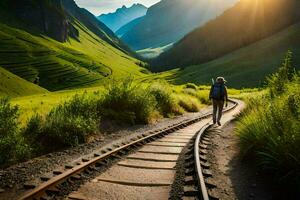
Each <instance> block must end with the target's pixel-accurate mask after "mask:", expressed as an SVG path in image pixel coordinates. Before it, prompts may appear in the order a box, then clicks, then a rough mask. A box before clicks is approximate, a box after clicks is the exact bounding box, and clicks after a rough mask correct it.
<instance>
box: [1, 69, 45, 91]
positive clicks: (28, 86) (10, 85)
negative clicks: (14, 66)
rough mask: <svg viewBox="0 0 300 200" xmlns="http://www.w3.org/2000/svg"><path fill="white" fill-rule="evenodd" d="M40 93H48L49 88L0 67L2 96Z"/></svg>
mask: <svg viewBox="0 0 300 200" xmlns="http://www.w3.org/2000/svg"><path fill="white" fill-rule="evenodd" d="M38 93H47V90H45V89H43V88H41V87H39V86H37V85H35V84H33V83H30V82H28V81H25V80H24V79H22V78H20V77H18V76H16V75H14V74H12V73H10V72H9V71H6V70H5V69H3V68H2V67H0V97H1V96H9V97H17V96H26V95H33V94H38Z"/></svg>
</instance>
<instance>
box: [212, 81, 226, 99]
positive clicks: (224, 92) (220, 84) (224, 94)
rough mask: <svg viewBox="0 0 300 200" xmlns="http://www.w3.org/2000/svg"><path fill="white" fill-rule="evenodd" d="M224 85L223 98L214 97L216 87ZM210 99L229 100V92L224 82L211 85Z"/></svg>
mask: <svg viewBox="0 0 300 200" xmlns="http://www.w3.org/2000/svg"><path fill="white" fill-rule="evenodd" d="M220 86H223V88H224V91H223V95H222V96H221V98H220V99H219V98H218V99H216V98H214V97H213V91H214V87H220ZM209 99H215V100H222V101H225V100H226V101H228V94H227V88H226V86H225V85H224V83H215V84H214V85H212V86H211V88H210V92H209Z"/></svg>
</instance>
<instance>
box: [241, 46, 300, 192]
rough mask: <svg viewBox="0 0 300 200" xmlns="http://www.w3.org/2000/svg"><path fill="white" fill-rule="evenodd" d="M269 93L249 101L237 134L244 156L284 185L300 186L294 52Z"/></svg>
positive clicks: (275, 76) (273, 78)
mask: <svg viewBox="0 0 300 200" xmlns="http://www.w3.org/2000/svg"><path fill="white" fill-rule="evenodd" d="M268 80H269V81H268V87H267V88H268V91H269V92H268V93H267V94H264V95H263V96H260V97H256V98H252V99H249V100H248V108H247V109H246V110H245V112H244V113H243V115H242V117H241V119H240V120H239V122H238V126H237V133H238V135H239V137H240V144H241V148H242V152H243V154H244V155H252V156H254V158H255V159H256V161H257V163H258V164H259V166H260V167H261V169H263V170H265V171H267V172H270V173H273V174H275V175H274V176H273V177H274V178H275V179H276V180H277V181H278V182H280V183H288V185H289V186H291V185H293V186H295V185H296V188H297V187H298V188H299V186H300V93H299V86H300V78H299V74H298V73H296V72H295V70H294V68H293V66H292V61H291V53H290V52H289V53H288V54H287V57H286V59H285V61H284V63H283V65H282V67H280V69H279V70H278V72H277V73H275V74H273V75H272V76H270V77H269V79H268Z"/></svg>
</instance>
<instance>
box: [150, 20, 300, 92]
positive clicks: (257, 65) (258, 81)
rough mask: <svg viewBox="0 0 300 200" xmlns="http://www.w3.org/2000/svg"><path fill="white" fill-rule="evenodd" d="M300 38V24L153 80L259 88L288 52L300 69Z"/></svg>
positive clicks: (164, 73) (160, 74)
mask: <svg viewBox="0 0 300 200" xmlns="http://www.w3.org/2000/svg"><path fill="white" fill-rule="evenodd" d="M299 37H300V24H296V25H293V26H291V27H289V28H287V29H285V30H284V31H282V32H280V33H277V34H275V35H273V36H271V37H269V38H267V39H264V40H261V41H258V42H256V43H254V44H252V45H250V46H248V47H245V48H242V49H239V50H237V51H235V52H233V53H230V54H228V55H225V56H223V57H221V58H219V59H216V60H213V61H211V62H208V63H205V64H201V65H195V66H189V67H186V68H184V69H182V70H180V69H175V70H170V71H167V72H163V73H158V74H153V75H152V77H153V79H160V78H162V79H166V80H168V81H170V82H171V83H175V84H184V83H187V82H193V83H196V84H209V83H210V81H211V79H212V78H216V77H217V76H224V77H225V78H226V79H227V81H228V85H229V86H230V87H234V88H243V87H248V88H249V87H257V86H259V85H262V84H263V82H264V81H265V77H266V76H267V75H269V74H270V73H273V72H275V71H276V70H277V69H278V67H279V66H280V63H281V60H282V59H283V58H284V55H285V53H286V52H287V51H288V50H291V51H292V52H293V55H294V62H295V63H296V64H297V65H296V67H298V69H299V66H300V45H299ZM149 78H150V77H149Z"/></svg>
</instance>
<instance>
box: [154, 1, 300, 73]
mask: <svg viewBox="0 0 300 200" xmlns="http://www.w3.org/2000/svg"><path fill="white" fill-rule="evenodd" d="M299 10H300V1H299V0H241V1H240V2H239V3H237V4H236V5H235V6H234V7H233V8H231V9H229V10H227V11H226V12H224V14H222V15H221V16H219V17H218V18H217V19H215V20H212V21H210V22H209V23H207V24H206V25H205V26H203V27H200V28H198V29H196V30H195V31H193V32H191V33H190V34H188V35H187V36H186V37H184V38H183V39H182V40H181V41H180V42H178V43H177V44H175V45H174V47H173V48H171V49H170V50H168V51H167V52H165V53H163V54H162V55H160V57H159V58H158V59H157V60H156V61H155V62H154V65H160V66H164V67H162V68H161V67H157V68H155V69H156V70H165V69H166V67H167V68H169V69H170V68H174V67H182V66H188V65H193V64H200V63H204V62H207V61H211V60H213V59H215V58H218V57H221V56H223V55H225V54H227V53H230V52H232V51H234V50H236V49H239V48H241V47H245V46H247V45H249V44H252V43H254V42H256V41H258V40H261V39H263V38H266V37H268V36H271V35H272V34H274V33H276V32H278V31H280V30H283V29H285V28H286V27H288V26H290V25H292V24H294V23H296V22H298V21H300V12H299Z"/></svg>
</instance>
